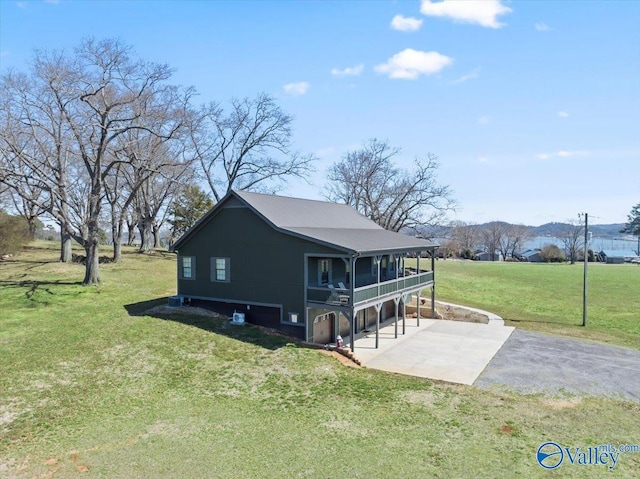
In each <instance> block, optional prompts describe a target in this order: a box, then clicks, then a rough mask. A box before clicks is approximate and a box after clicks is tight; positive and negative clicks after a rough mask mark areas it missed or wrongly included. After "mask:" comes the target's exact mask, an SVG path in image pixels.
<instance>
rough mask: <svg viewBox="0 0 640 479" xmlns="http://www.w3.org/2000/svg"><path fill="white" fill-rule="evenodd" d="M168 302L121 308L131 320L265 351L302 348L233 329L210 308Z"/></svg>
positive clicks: (253, 330)
mask: <svg viewBox="0 0 640 479" xmlns="http://www.w3.org/2000/svg"><path fill="white" fill-rule="evenodd" d="M167 304H168V298H167V297H166V296H165V297H162V298H156V299H151V300H148V301H141V302H139V303H132V304H125V305H124V308H125V309H126V310H127V312H128V313H129V315H130V316H150V317H152V318H157V319H161V320H164V321H174V322H176V323H181V324H184V325H186V326H192V327H195V328H199V329H202V330H204V331H207V332H210V333H214V334H220V335H223V336H227V337H229V338H231V339H236V340H238V341H242V342H245V343H248V344H253V345H255V346H260V347H262V348H265V349H270V350H276V349H279V348H282V347H285V346H288V347H292V346H293V347H303V343H302V342H301V341H300V340H299V339H297V338H294V337H292V336H287V335H285V334H282V333H281V332H279V331H274V330H270V329H268V328H264V327H262V326H256V325H254V324H249V323H245V324H242V325H234V324H232V323H231V320H230V318H229V317H228V316H224V315H222V314H219V313H218V312H217V311H215V310H214V309H211V308H207V307H203V305H201V304H198V305H197V307H192V306H182V307H179V308H169V307H167Z"/></svg>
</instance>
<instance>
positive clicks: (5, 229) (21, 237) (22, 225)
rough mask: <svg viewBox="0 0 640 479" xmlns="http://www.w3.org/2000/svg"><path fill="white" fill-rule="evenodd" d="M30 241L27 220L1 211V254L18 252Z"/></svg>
mask: <svg viewBox="0 0 640 479" xmlns="http://www.w3.org/2000/svg"><path fill="white" fill-rule="evenodd" d="M29 241H30V235H29V224H28V223H27V221H26V220H25V219H24V218H22V217H20V216H11V215H9V214H7V213H5V212H4V211H0V255H6V254H16V253H17V252H18V251H20V250H21V249H22V247H23V246H24V245H26V244H27V243H28V242H29Z"/></svg>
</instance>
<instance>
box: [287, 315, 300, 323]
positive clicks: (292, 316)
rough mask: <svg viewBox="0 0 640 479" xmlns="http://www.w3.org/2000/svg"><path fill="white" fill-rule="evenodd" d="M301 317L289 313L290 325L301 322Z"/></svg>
mask: <svg viewBox="0 0 640 479" xmlns="http://www.w3.org/2000/svg"><path fill="white" fill-rule="evenodd" d="M299 317H300V316H299V315H298V313H289V322H290V323H297V322H298V320H299Z"/></svg>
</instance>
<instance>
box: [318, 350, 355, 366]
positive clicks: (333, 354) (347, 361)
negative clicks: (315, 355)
mask: <svg viewBox="0 0 640 479" xmlns="http://www.w3.org/2000/svg"><path fill="white" fill-rule="evenodd" d="M318 351H320V352H321V353H322V354H326V355H327V356H331V357H334V358H336V359H337V360H338V361H339V362H340V364H342V365H344V366H349V367H351V368H359V367H360V365H358V364H356V363H355V362H353V360H352V359H349V358H348V357H346V356H343V355H342V354H340V353H339V352H337V351H327V350H325V349H318Z"/></svg>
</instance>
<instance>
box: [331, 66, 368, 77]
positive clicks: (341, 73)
mask: <svg viewBox="0 0 640 479" xmlns="http://www.w3.org/2000/svg"><path fill="white" fill-rule="evenodd" d="M362 70H364V65H363V64H362V63H361V64H360V65H356V66H353V67H347V68H345V69H343V70H340V69H338V68H332V69H331V74H332V75H333V76H334V77H355V76H358V75H360V74H361V73H362Z"/></svg>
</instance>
